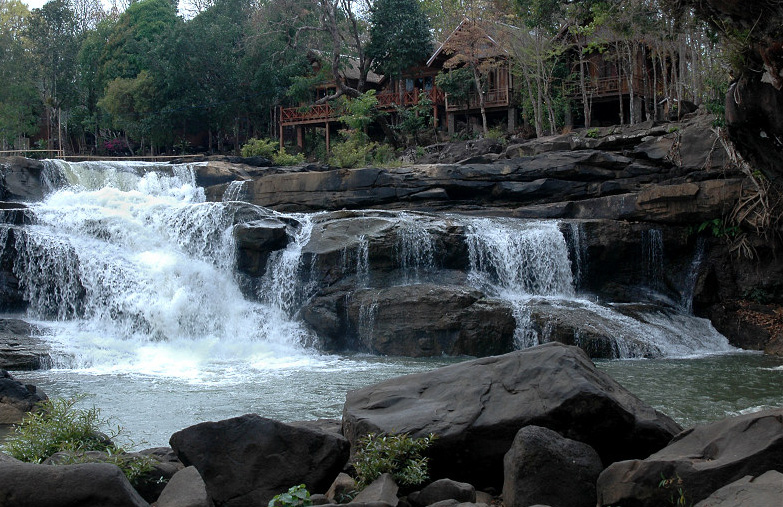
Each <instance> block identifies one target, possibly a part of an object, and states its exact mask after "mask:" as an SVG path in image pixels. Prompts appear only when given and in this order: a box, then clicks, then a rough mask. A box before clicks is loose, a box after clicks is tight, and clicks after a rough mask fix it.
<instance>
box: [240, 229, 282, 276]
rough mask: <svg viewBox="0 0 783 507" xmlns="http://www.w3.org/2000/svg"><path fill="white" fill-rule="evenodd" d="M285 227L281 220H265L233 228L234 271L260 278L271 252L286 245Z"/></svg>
mask: <svg viewBox="0 0 783 507" xmlns="http://www.w3.org/2000/svg"><path fill="white" fill-rule="evenodd" d="M286 230H287V226H286V224H285V223H284V222H282V221H281V220H277V219H274V218H266V219H262V220H254V221H252V222H247V223H243V224H238V225H237V226H235V227H234V231H233V233H234V239H235V240H236V249H237V252H236V257H237V265H236V269H237V270H238V271H240V272H241V273H245V274H248V275H250V276H261V275H263V274H264V272H265V271H266V264H267V261H268V260H269V256H270V254H271V253H272V252H274V251H276V250H280V249H282V248H285V247H286V245H287V244H288V233H287V232H286Z"/></svg>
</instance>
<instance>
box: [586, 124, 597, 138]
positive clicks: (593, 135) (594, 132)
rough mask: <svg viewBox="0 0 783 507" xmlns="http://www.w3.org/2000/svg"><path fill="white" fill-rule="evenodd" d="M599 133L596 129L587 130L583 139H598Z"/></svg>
mask: <svg viewBox="0 0 783 507" xmlns="http://www.w3.org/2000/svg"><path fill="white" fill-rule="evenodd" d="M600 133H601V131H600V130H598V127H594V128H591V129H587V132H585V137H589V138H591V139H598V135H599V134H600Z"/></svg>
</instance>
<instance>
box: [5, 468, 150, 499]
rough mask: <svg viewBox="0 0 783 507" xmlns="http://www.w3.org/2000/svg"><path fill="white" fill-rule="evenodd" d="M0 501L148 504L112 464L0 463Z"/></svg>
mask: <svg viewBox="0 0 783 507" xmlns="http://www.w3.org/2000/svg"><path fill="white" fill-rule="evenodd" d="M0 477H2V480H0V499H2V500H3V505H20V506H21V505H24V506H25V507H71V506H74V505H79V506H82V507H105V506H107V505H112V506H115V507H149V504H148V503H147V502H145V501H144V499H143V498H142V497H141V496H139V494H138V493H137V492H136V490H134V489H133V487H132V486H131V485H130V483H129V482H128V479H126V478H125V475H123V473H122V471H121V470H120V469H119V468H117V466H116V465H110V464H108V463H83V464H77V465H60V466H51V465H37V464H33V463H7V462H5V463H0Z"/></svg>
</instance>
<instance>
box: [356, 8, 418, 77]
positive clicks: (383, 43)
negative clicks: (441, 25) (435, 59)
mask: <svg viewBox="0 0 783 507" xmlns="http://www.w3.org/2000/svg"><path fill="white" fill-rule="evenodd" d="M431 52H432V38H431V35H430V27H429V23H428V21H427V18H426V17H425V16H424V14H423V13H422V11H421V8H420V7H419V0H378V1H377V2H376V3H375V5H374V6H373V8H372V10H371V11H370V43H369V44H368V45H367V57H368V58H369V59H370V60H372V62H373V63H372V69H373V70H374V71H375V72H378V73H379V74H383V75H385V76H387V77H389V78H392V79H395V78H399V77H400V76H401V75H402V72H403V71H404V70H405V69H407V68H409V67H412V66H413V65H417V64H419V63H421V62H422V61H424V60H426V59H427V57H428V56H429V55H430V54H431Z"/></svg>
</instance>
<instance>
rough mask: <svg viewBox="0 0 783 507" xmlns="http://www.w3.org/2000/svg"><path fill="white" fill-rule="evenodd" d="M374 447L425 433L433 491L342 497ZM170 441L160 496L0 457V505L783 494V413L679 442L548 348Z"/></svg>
mask: <svg viewBox="0 0 783 507" xmlns="http://www.w3.org/2000/svg"><path fill="white" fill-rule="evenodd" d="M0 385H2V384H0ZM23 390H27V391H28V392H29V388H23ZM369 433H385V434H397V433H407V434H409V435H411V436H413V437H422V436H427V435H429V434H434V435H435V436H436V439H435V440H434V441H433V443H432V445H431V446H430V448H429V450H428V451H427V454H428V456H429V459H430V477H429V479H428V480H427V481H426V482H424V483H422V484H420V485H419V486H417V487H414V488H411V487H407V488H399V485H397V484H395V482H394V480H393V478H392V477H391V476H389V475H382V476H381V477H379V478H378V480H377V481H375V482H373V483H372V484H370V485H369V486H368V487H367V488H366V489H365V490H364V491H362V492H361V493H359V494H358V495H356V494H355V493H350V494H348V495H342V496H341V495H337V492H344V493H345V492H350V490H351V489H356V486H355V484H353V481H352V479H351V478H350V477H348V476H346V475H345V474H344V473H343V472H348V473H349V474H352V473H353V468H352V465H351V458H352V456H354V455H355V454H356V451H357V446H358V445H359V441H360V439H361V437H362V436H364V435H367V434H369ZM170 443H171V449H150V450H147V451H142V453H144V454H146V455H147V456H151V457H153V458H154V459H155V460H156V461H157V462H158V465H157V466H156V468H155V470H154V471H153V472H151V473H150V474H149V475H150V477H149V478H148V480H147V481H146V482H144V483H145V484H152V483H155V482H157V483H158V484H160V487H159V488H149V487H144V488H140V489H139V490H138V491H137V490H134V489H133V488H132V487H131V486H130V484H129V483H128V482H127V480H126V479H125V477H124V476H123V475H122V474H121V473H119V470H118V469H117V468H116V466H114V465H110V464H106V463H91V464H79V465H58V466H54V465H49V464H41V465H36V464H25V463H20V462H17V461H15V460H13V459H12V458H10V457H8V456H4V455H2V454H0V477H2V478H3V479H2V480H0V498H4V499H6V503H4V505H6V504H7V505H9V506H16V505H19V506H21V505H24V506H30V507H32V506H39V505H40V506H47V507H55V506H60V505H62V506H65V505H96V506H97V505H133V506H146V505H148V502H153V503H154V505H157V506H158V507H169V506H181V505H189V506H213V505H214V506H231V507H238V506H251V505H253V506H257V505H265V504H266V503H267V502H269V500H271V499H272V497H273V496H275V495H277V494H279V493H283V492H285V491H287V490H288V489H289V488H290V487H291V486H294V485H297V484H304V485H305V486H306V487H307V488H308V490H309V491H310V493H312V494H314V496H313V500H314V503H315V504H337V503H340V502H345V501H348V500H349V499H351V498H353V500H351V501H350V504H351V505H356V507H361V506H365V505H368V506H369V505H372V506H375V507H397V506H405V505H411V506H413V507H425V506H429V505H438V506H439V507H445V506H447V505H448V506H453V505H457V504H459V505H461V506H463V507H468V506H478V505H489V504H498V503H499V502H501V501H502V502H503V505H505V506H506V507H524V506H530V505H534V504H536V505H550V506H553V507H554V506H558V507H570V506H580V507H581V506H584V507H592V506H595V505H599V506H609V505H631V506H650V507H653V506H655V507H658V506H660V505H665V504H666V503H667V502H668V501H669V500H670V498H677V499H679V498H680V497H681V498H683V500H684V501H685V502H686V504H687V505H699V506H702V507H706V506H708V505H721V506H724V507H725V506H737V507H740V506H747V505H759V506H762V505H770V506H771V505H775V503H774V501H777V499H779V498H780V495H781V494H782V493H783V482H782V481H781V479H782V478H783V476H782V475H781V474H780V472H779V471H780V470H781V468H783V409H773V410H766V411H762V412H757V413H752V414H746V415H741V416H737V417H732V418H728V419H724V420H721V421H717V422H714V423H711V424H706V425H702V426H697V427H695V428H691V429H688V430H685V431H682V428H680V427H679V426H678V425H677V424H676V423H675V422H674V421H673V420H671V419H670V418H669V417H667V416H665V415H664V414H661V413H659V412H657V411H655V410H654V409H652V408H651V407H649V406H648V405H646V404H644V403H643V402H641V401H640V400H639V399H638V398H636V397H635V396H633V395H632V394H631V393H629V392H628V391H626V390H625V389H624V388H623V387H622V386H620V385H619V384H617V383H616V382H615V381H614V380H612V379H611V378H610V377H609V376H607V375H606V374H604V373H601V372H600V371H598V370H596V369H595V367H594V366H593V364H592V363H591V362H590V360H589V358H588V357H587V355H586V354H585V353H584V352H583V351H581V350H580V349H578V348H576V347H569V346H565V345H561V344H557V343H551V344H546V345H542V346H538V347H534V348H531V349H527V350H524V351H517V352H513V353H510V354H506V355H503V356H496V357H491V358H484V359H477V360H473V361H468V362H464V363H460V364H456V365H453V366H448V367H445V368H441V369H438V370H433V371H431V372H428V373H422V374H415V375H409V376H406V377H400V378H396V379H392V380H389V381H386V382H383V383H381V384H377V385H374V386H369V387H366V388H363V389H360V390H358V391H352V392H349V393H348V395H347V397H346V402H345V406H344V410H343V417H342V420H341V421H311V422H301V423H281V422H278V421H274V420H271V419H266V418H264V417H261V416H259V415H255V414H248V415H244V416H241V417H236V418H232V419H227V420H224V421H218V422H206V423H200V424H197V425H195V426H191V427H189V428H185V429H183V430H181V431H179V432H177V433H175V434H174V435H172V437H171V440H170ZM98 461H100V460H99V459H98ZM63 484H68V485H69V487H67V488H64V487H62V485H63ZM164 485H165V487H164ZM672 495H674V496H672ZM340 499H342V500H340Z"/></svg>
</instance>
